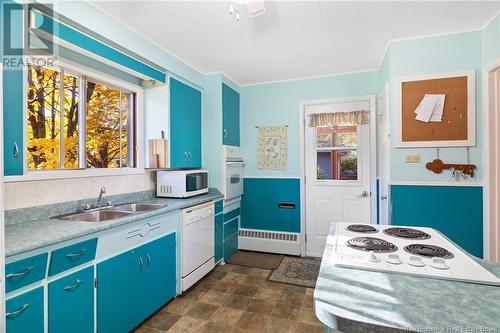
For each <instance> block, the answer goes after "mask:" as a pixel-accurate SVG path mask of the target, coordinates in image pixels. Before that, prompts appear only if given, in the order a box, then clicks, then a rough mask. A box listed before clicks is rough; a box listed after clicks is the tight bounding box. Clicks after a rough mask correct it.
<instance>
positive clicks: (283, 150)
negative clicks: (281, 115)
mask: <svg viewBox="0 0 500 333" xmlns="http://www.w3.org/2000/svg"><path fill="white" fill-rule="evenodd" d="M258 129H259V138H258V140H259V141H258V145H257V149H258V168H259V169H272V170H283V169H286V168H287V164H286V162H287V137H286V129H287V127H286V126H272V127H271V126H270V127H259V128H258Z"/></svg>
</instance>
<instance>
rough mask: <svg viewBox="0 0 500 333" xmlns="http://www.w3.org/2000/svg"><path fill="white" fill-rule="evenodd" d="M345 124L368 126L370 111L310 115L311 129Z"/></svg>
mask: <svg viewBox="0 0 500 333" xmlns="http://www.w3.org/2000/svg"><path fill="white" fill-rule="evenodd" d="M345 124H356V125H364V124H368V111H351V112H331V113H313V114H310V115H309V127H318V126H327V125H345Z"/></svg>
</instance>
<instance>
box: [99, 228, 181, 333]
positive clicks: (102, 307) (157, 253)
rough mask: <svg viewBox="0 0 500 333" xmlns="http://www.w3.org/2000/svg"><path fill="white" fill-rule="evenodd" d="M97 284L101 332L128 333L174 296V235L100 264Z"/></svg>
mask: <svg viewBox="0 0 500 333" xmlns="http://www.w3.org/2000/svg"><path fill="white" fill-rule="evenodd" d="M97 283H98V287H97V330H98V332H99V333H107V332H110V333H117V332H129V331H130V330H131V329H132V328H134V327H135V326H137V325H138V324H139V323H140V322H142V321H143V320H144V319H146V318H147V317H148V316H149V315H151V314H152V313H153V312H154V311H155V310H157V309H158V308H160V307H161V305H163V304H165V303H166V302H168V301H169V300H170V299H172V298H173V297H174V296H175V293H176V251H175V233H171V234H169V235H167V236H164V237H162V238H160V239H158V240H155V241H153V242H151V243H147V244H145V245H142V246H140V247H137V248H135V249H133V250H129V251H127V252H125V253H122V254H120V255H118V256H116V257H113V258H111V259H109V260H106V261H104V262H102V263H99V264H98V265H97Z"/></svg>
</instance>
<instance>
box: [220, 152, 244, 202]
mask: <svg viewBox="0 0 500 333" xmlns="http://www.w3.org/2000/svg"><path fill="white" fill-rule="evenodd" d="M223 155H224V161H223V174H224V175H223V176H224V180H223V192H224V200H226V201H228V200H232V199H237V198H239V197H240V196H242V195H243V171H244V169H245V163H244V162H243V157H242V155H241V151H240V149H239V147H233V146H224V154H223Z"/></svg>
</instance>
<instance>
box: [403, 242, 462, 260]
mask: <svg viewBox="0 0 500 333" xmlns="http://www.w3.org/2000/svg"><path fill="white" fill-rule="evenodd" d="M404 250H405V251H406V252H408V253H411V254H416V255H419V256H423V257H427V258H434V257H437V258H443V259H451V258H453V257H454V255H453V253H451V252H450V251H448V250H446V249H443V248H442V247H439V246H436V245H427V244H410V245H408V246H405V247H404Z"/></svg>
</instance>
